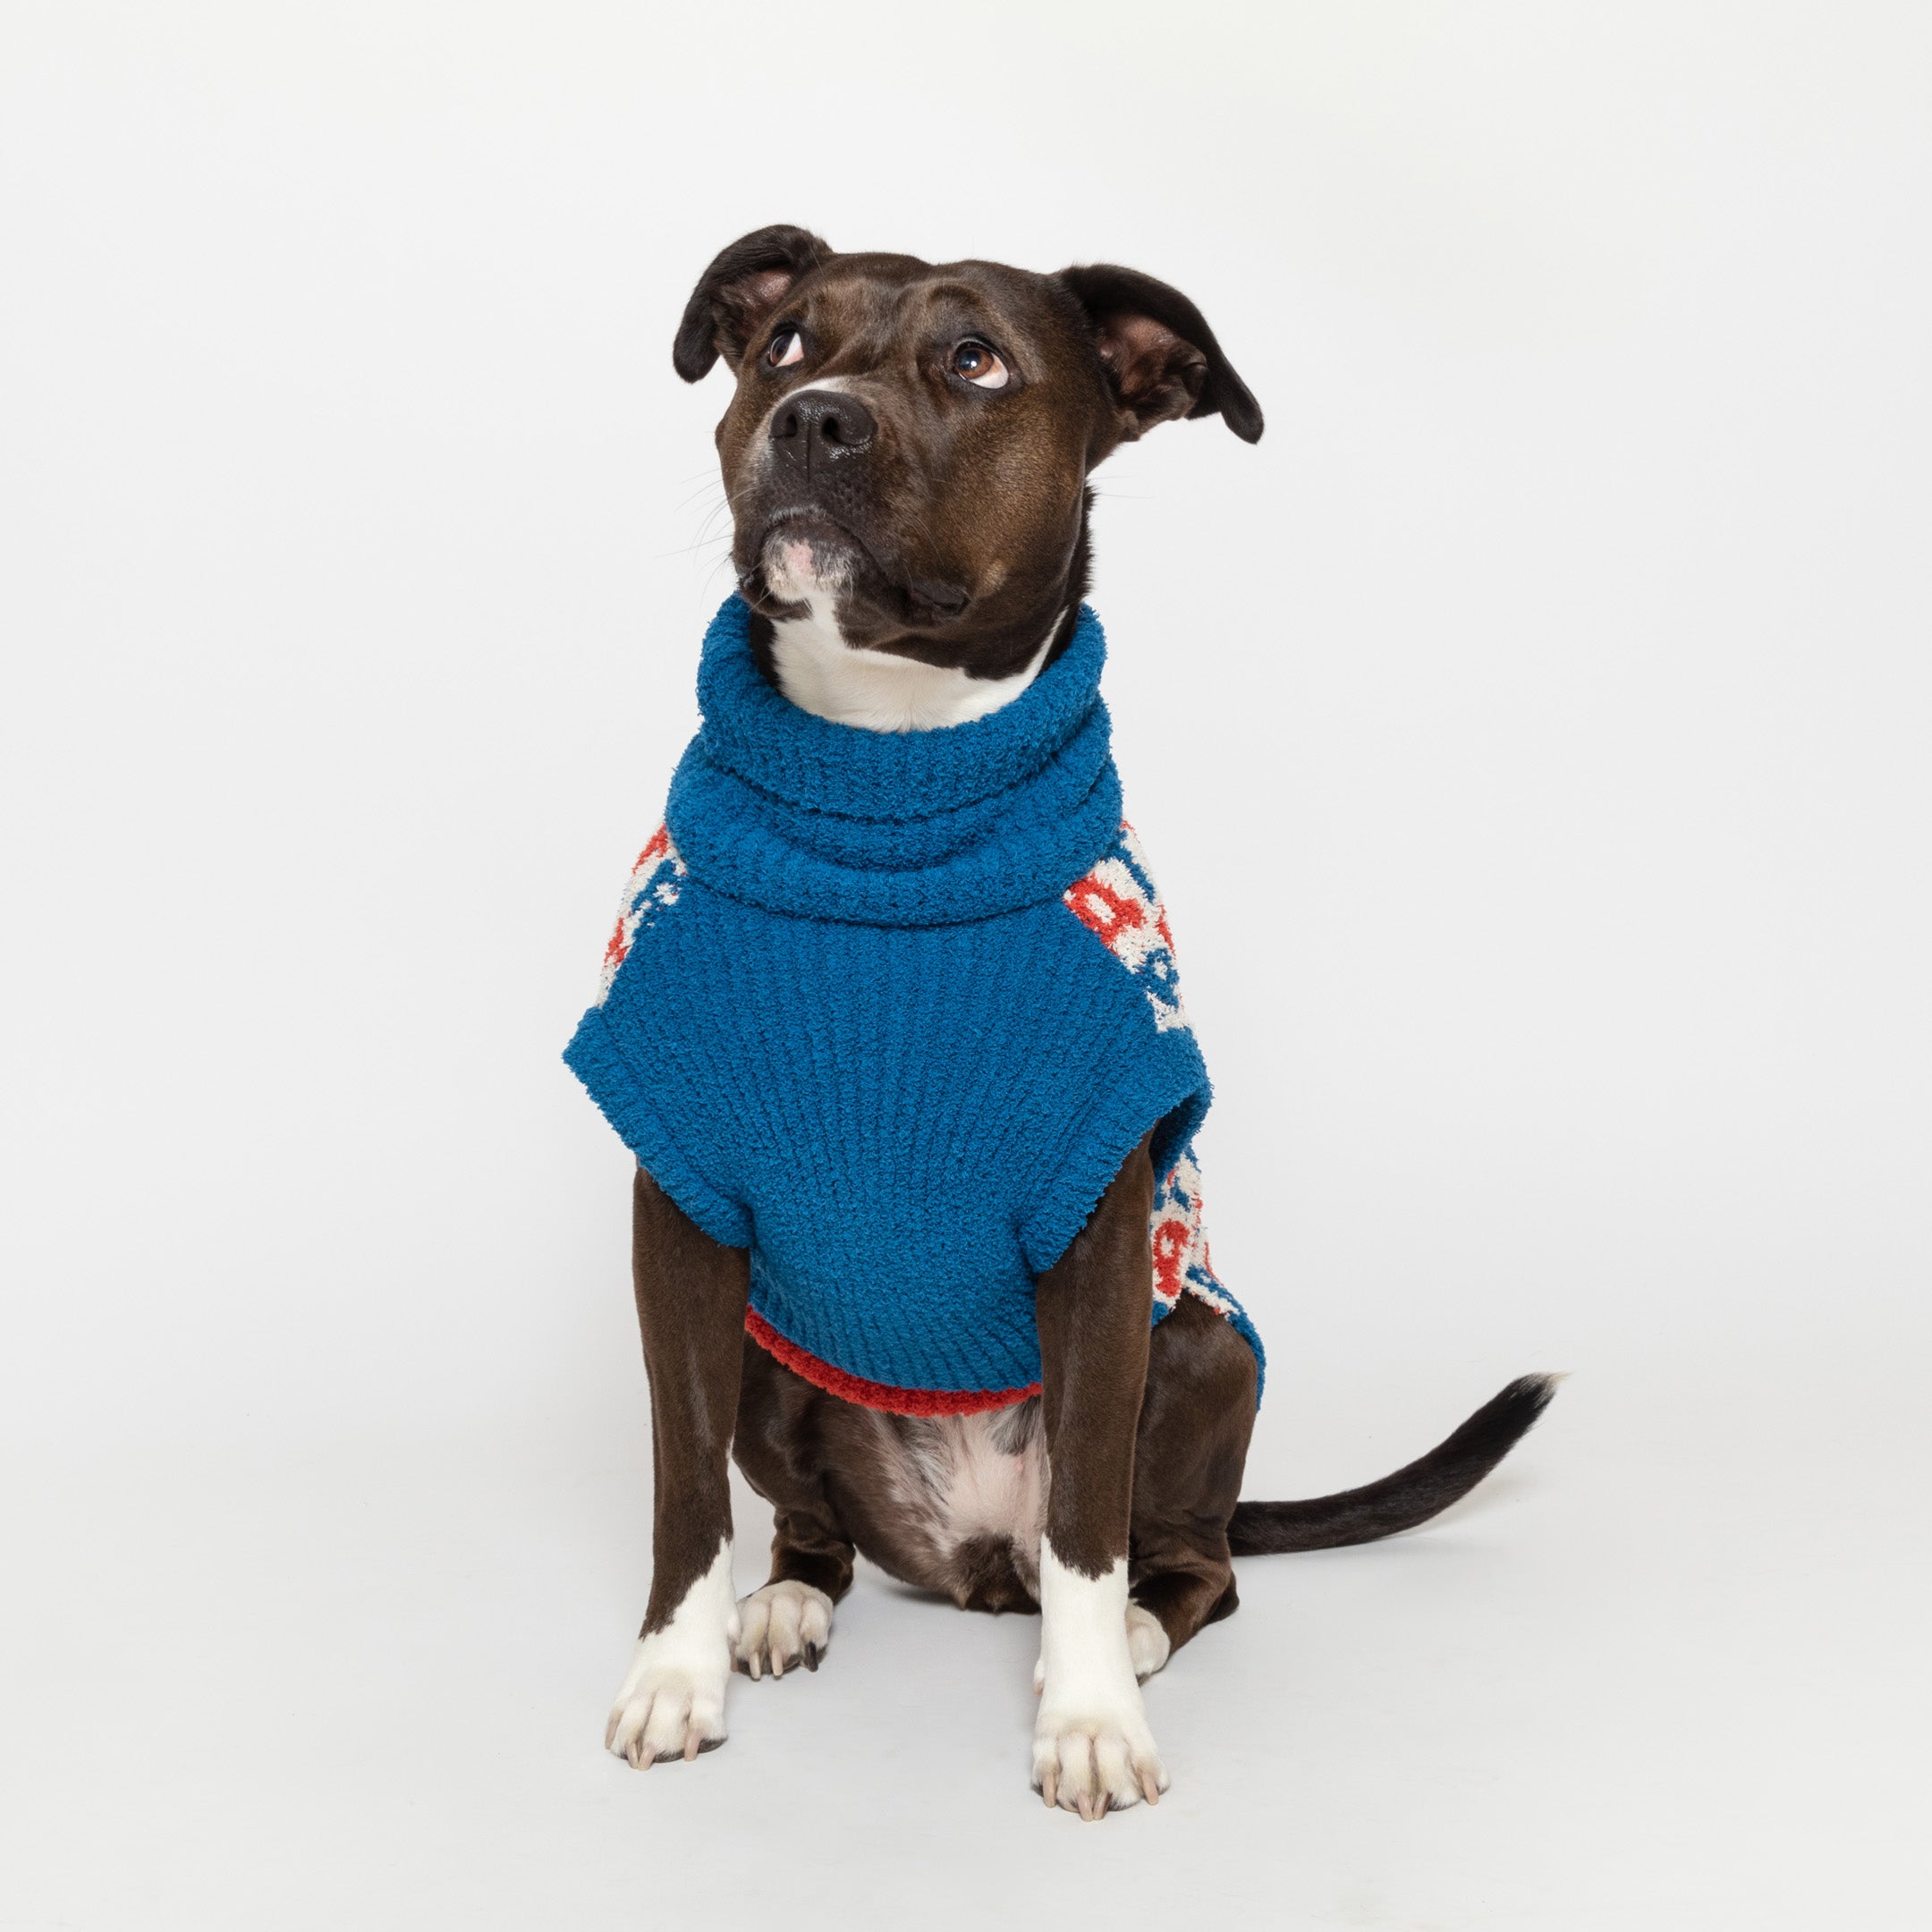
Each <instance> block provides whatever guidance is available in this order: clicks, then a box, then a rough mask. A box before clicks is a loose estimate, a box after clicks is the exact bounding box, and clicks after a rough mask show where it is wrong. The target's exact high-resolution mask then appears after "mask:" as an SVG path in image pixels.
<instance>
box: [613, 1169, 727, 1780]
mask: <svg viewBox="0 0 1932 1932" xmlns="http://www.w3.org/2000/svg"><path fill="white" fill-rule="evenodd" d="M631 1277H632V1280H633V1282H634V1284H635V1285H636V1289H637V1308H638V1326H639V1327H640V1329H641V1330H642V1333H643V1337H644V1368H645V1371H646V1373H647V1374H648V1377H649V1378H650V1396H651V1455H652V1463H653V1469H654V1478H653V1482H652V1490H653V1496H652V1505H653V1523H652V1537H651V1588H650V1602H649V1605H648V1608H647V1609H646V1610H645V1613H644V1628H643V1630H642V1631H640V1633H639V1636H638V1643H637V1649H636V1650H635V1652H634V1653H633V1654H632V1656H631V1668H630V1670H629V1671H628V1672H627V1673H626V1674H625V1676H624V1681H623V1688H622V1689H621V1690H620V1691H618V1693H617V1702H616V1704H615V1705H614V1707H613V1708H612V1710H611V1714H610V1723H609V1724H607V1725H606V1728H605V1733H604V1741H605V1743H606V1745H607V1746H608V1747H609V1748H610V1749H611V1750H614V1751H615V1752H616V1753H617V1754H618V1755H619V1756H620V1757H623V1758H629V1759H630V1760H631V1763H632V1764H633V1765H636V1766H638V1767H640V1768H648V1767H650V1766H651V1765H652V1764H655V1763H657V1762H658V1761H659V1760H660V1759H663V1758H695V1757H696V1756H697V1755H698V1753H699V1751H702V1750H714V1749H716V1746H718V1745H720V1744H722V1743H723V1742H724V1689H725V1685H726V1683H727V1682H729V1681H730V1677H731V1667H732V1646H733V1643H735V1642H736V1641H737V1637H738V1609H737V1601H736V1593H735V1592H734V1590H733V1588H732V1560H731V1559H732V1545H731V1531H732V1519H731V1487H730V1479H729V1476H728V1473H727V1458H728V1457H729V1454H730V1452H731V1439H732V1426H733V1421H734V1420H735V1419H736V1416H737V1411H738V1381H739V1365H740V1359H741V1349H742V1347H743V1338H744V1319H745V1301H746V1298H747V1296H748V1295H749V1293H750V1255H749V1254H748V1252H747V1251H746V1250H744V1249H742V1248H726V1247H724V1246H722V1245H721V1244H720V1243H719V1242H717V1241H713V1240H712V1238H711V1237H710V1236H709V1235H708V1234H707V1233H705V1232H704V1230H703V1229H702V1228H700V1227H699V1226H698V1225H697V1224H696V1223H695V1222H693V1221H692V1220H691V1218H690V1217H689V1216H687V1215H685V1214H684V1212H683V1211H682V1209H681V1208H678V1207H677V1206H676V1205H675V1204H674V1202H673V1201H672V1200H671V1199H669V1197H668V1196H667V1195H665V1192H664V1191H663V1190H662V1189H661V1188H659V1187H658V1185H657V1182H655V1181H653V1180H652V1179H651V1177H650V1176H649V1175H648V1174H646V1173H645V1172H644V1170H643V1169H642V1168H641V1167H640V1168H639V1169H638V1172H637V1181H636V1185H635V1189H634V1191H633V1195H632V1204H631Z"/></svg>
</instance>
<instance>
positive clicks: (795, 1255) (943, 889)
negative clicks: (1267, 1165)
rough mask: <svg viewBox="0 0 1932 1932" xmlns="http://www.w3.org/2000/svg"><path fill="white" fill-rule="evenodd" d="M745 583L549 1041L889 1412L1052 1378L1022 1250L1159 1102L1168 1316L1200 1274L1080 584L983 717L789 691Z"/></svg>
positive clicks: (817, 1349) (726, 613)
mask: <svg viewBox="0 0 1932 1932" xmlns="http://www.w3.org/2000/svg"><path fill="white" fill-rule="evenodd" d="M749 625H750V612H749V611H748V609H747V608H746V606H744V605H743V604H741V602H739V601H738V600H737V599H736V598H733V599H732V600H731V601H730V602H728V603H727V604H726V605H725V606H724V608H723V609H722V610H720V611H719V613H718V614H717V616H716V618H715V619H714V620H713V622H712V624H711V627H710V630H709V631H708V632H707V634H706V637H705V643H704V655H703V658H702V661H701V663H700V665H699V674H698V697H699V708H700V709H701V711H702V713H703V716H704V724H703V726H702V728H701V729H700V730H699V733H698V735H697V736H696V737H695V738H694V739H693V740H692V741H691V745H690V748H689V749H688V750H686V751H685V753H684V757H683V758H682V762H681V763H680V764H679V766H678V768H677V772H676V775H674V778H673V779H672V782H671V792H670V800H669V803H668V804H667V806H666V808H665V826H663V827H661V828H660V829H659V830H658V832H657V834H656V835H654V837H653V838H652V839H651V841H650V843H648V845H647V846H646V847H645V848H644V851H643V852H642V853H641V854H640V858H639V860H638V863H637V868H636V869H635V870H634V871H633V872H632V874H631V880H630V884H629V885H628V886H627V887H626V890H625V893H624V898H623V908H622V910H621V912H620V915H619V918H618V922H617V928H616V930H615V931H614V933H613V935H612V936H611V942H610V945H609V947H608V949H607V951H606V958H605V975H604V984H603V988H602V992H601V995H600V997H599V999H598V1001H597V1004H596V1005H595V1006H593V1007H592V1008H591V1009H590V1010H589V1013H586V1014H585V1015H584V1017H583V1021H582V1022H581V1024H580V1026H579V1027H578V1029H577V1033H576V1037H575V1038H573V1039H572V1042H571V1045H570V1048H569V1051H568V1052H567V1054H566V1055H565V1056H564V1057H565V1058H566V1059H567V1060H568V1061H569V1063H570V1064H571V1066H572V1068H574V1069H575V1071H576V1072H577V1074H578V1075H579V1077H580V1079H581V1080H582V1081H583V1083H584V1085H585V1086H586V1087H588V1088H589V1090H590V1093H591V1095H592V1096H593V1097H594V1098H595V1099H596V1101H597V1105H598V1106H600V1107H601V1108H602V1109H603V1110H604V1113H605V1114H606V1116H607V1117H608V1118H609V1120H610V1122H611V1124H612V1125H613V1126H614V1127H615V1128H616V1130H617V1131H618V1132H619V1133H620V1134H622V1135H623V1139H624V1140H625V1142H626V1143H627V1144H628V1145H629V1146H630V1147H631V1149H632V1151H633V1152H634V1153H635V1154H636V1155H637V1157H638V1159H639V1160H640V1162H641V1163H642V1164H643V1165H644V1166H645V1168H646V1169H647V1170H648V1172H649V1173H650V1174H651V1176H652V1178H653V1179H654V1180H656V1181H657V1184H658V1185H659V1186H660V1187H662V1188H663V1189H664V1191H665V1192H666V1193H667V1194H668V1195H670V1197H671V1198H672V1199H673V1200H674V1201H676V1202H677V1204H678V1205H679V1207H681V1208H682V1209H683V1210H684V1212H685V1213H686V1214H688V1215H689V1216H691V1219H692V1220H694V1221H695V1222H697V1224H699V1226H700V1227H701V1228H703V1229H704V1230H705V1231H706V1232H707V1233H709V1234H711V1235H712V1236H714V1237H715V1238H716V1240H718V1241H723V1242H724V1243H725V1244H726V1245H728V1246H731V1247H735V1248H747V1247H748V1248H750V1250H751V1309H750V1314H749V1316H748V1318H747V1326H748V1327H749V1329H750V1333H751V1334H752V1335H753V1336H754V1337H755V1338H756V1339H757V1340H758V1342H760V1343H762V1344H763V1345H764V1346H765V1347H767V1349H769V1350H771V1352H773V1353H774V1354H775V1355H776V1356H777V1357H778V1358H779V1359H780V1360H783V1361H784V1362H785V1363H787V1364H788V1365H789V1366H790V1367H792V1368H793V1369H797V1370H798V1371H799V1372H800V1373H801V1374H802V1375H804V1376H806V1377H809V1379H811V1380H812V1381H814V1382H816V1383H818V1385H820V1386H821V1387H825V1388H828V1389H830V1390H832V1391H833V1392H834V1393H835V1394H840V1395H843V1396H845V1397H847V1398H848V1399H850V1400H852V1401H857V1402H865V1403H868V1404H869V1405H870V1406H872V1407H875V1408H880V1409H886V1410H892V1411H897V1412H900V1413H902V1414H936V1413H947V1412H962V1411H972V1410H979V1409H990V1408H995V1407H999V1406H1002V1405H1004V1404H1005V1403H1007V1402H1014V1401H1017V1400H1019V1399H1020V1398H1021V1396H1023V1395H1025V1394H1030V1392H1031V1391H1032V1390H1034V1389H1036V1388H1037V1387H1038V1384H1039V1374H1040V1357H1039V1339H1038V1331H1037V1328H1036V1326H1035V1323H1034V1314H1033V1286H1034V1282H1035V1280H1036V1278H1037V1277H1038V1275H1040V1274H1041V1273H1042V1272H1043V1271H1044V1270H1045V1269H1047V1267H1051V1266H1052V1265H1053V1263H1054V1262H1055V1260H1057V1259H1058V1258H1059V1257H1060V1256H1061V1254H1062V1253H1063V1251H1064V1250H1065V1249H1066V1247H1067V1244H1068V1243H1069V1242H1070V1241H1072V1238H1073V1237H1074V1235H1075V1234H1076V1233H1079V1232H1080V1228H1081V1227H1082V1226H1083V1225H1084V1224H1085V1223H1086V1221H1087V1218H1088V1216H1089V1215H1090V1214H1091V1213H1092V1211H1093V1208H1094V1207H1095V1204H1096V1203H1097V1201H1098V1200H1099V1199H1100V1196H1101V1195H1102V1193H1104V1192H1105V1191H1106V1186H1107V1183H1108V1182H1110V1181H1112V1179H1113V1178H1114V1174H1116V1173H1117V1172H1118V1171H1119V1168H1120V1166H1121V1164H1122V1162H1123V1160H1124V1159H1125V1158H1126V1157H1127V1156H1128V1155H1129V1154H1130V1153H1131V1151H1132V1150H1133V1148H1135V1146H1136V1145H1137V1144H1138V1143H1139V1142H1140V1138H1141V1136H1142V1135H1143V1134H1146V1133H1148V1131H1150V1130H1151V1131H1152V1132H1153V1137H1154V1162H1155V1173H1156V1175H1157V1192H1156V1200H1155V1206H1154V1217H1153V1224H1152V1228H1151V1231H1150V1232H1151V1234H1152V1246H1153V1257H1154V1258H1153V1279H1152V1282H1151V1284H1150V1287H1151V1293H1150V1297H1149V1306H1150V1313H1151V1317H1152V1318H1153V1319H1154V1320H1155V1321H1158V1320H1159V1319H1160V1318H1162V1316H1164V1315H1165V1314H1166V1313H1167V1312H1168V1311H1169V1309H1172V1308H1173V1307H1174V1305H1175V1303H1176V1301H1177V1300H1178V1298H1179V1296H1180V1295H1182V1293H1192V1294H1195V1295H1198V1296H1199V1297H1200V1298H1201V1299H1202V1300H1203V1301H1207V1302H1208V1304H1209V1305H1210V1306H1211V1307H1213V1308H1215V1309H1217V1310H1218V1311H1219V1312H1220V1313H1221V1314H1223V1315H1224V1316H1225V1317H1226V1318H1228V1320H1230V1321H1231V1322H1232V1323H1233V1325H1234V1326H1235V1327H1236V1328H1238V1329H1239V1330H1240V1332H1241V1335H1242V1336H1243V1337H1244V1338H1245V1339H1246V1340H1247V1342H1248V1343H1249V1344H1250V1347H1252V1348H1253V1350H1254V1352H1255V1356H1256V1361H1257V1366H1259V1363H1260V1359H1261V1345H1260V1341H1259V1338H1258V1336H1257V1335H1256V1334H1255V1331H1254V1328H1253V1326H1252V1325H1251V1324H1250V1321H1249V1319H1248V1318H1247V1316H1246V1315H1245V1314H1244V1313H1243V1312H1242V1311H1241V1309H1240V1307H1239V1306H1238V1305H1237V1304H1236V1302H1235V1301H1233V1298H1232V1297H1231V1296H1230V1295H1229V1294H1228V1293H1227V1292H1226V1291H1225V1290H1224V1288H1223V1287H1222V1286H1221V1284H1220V1283H1219V1282H1218V1281H1217V1280H1216V1276H1215V1275H1214V1271H1213V1269H1212V1268H1211V1267H1210V1266H1209V1265H1208V1245H1207V1241H1206V1238H1205V1236H1204V1235H1203V1233H1202V1232H1201V1224H1200V1195H1199V1175H1198V1174H1197V1173H1196V1170H1195V1167H1194V1163H1193V1159H1192V1154H1191V1141H1192V1138H1193V1135H1194V1131H1195V1130H1196V1128H1197V1127H1198V1126H1199V1124H1200V1121H1201V1117H1202V1115H1203V1114H1205V1113H1206V1112H1207V1108H1208V1074H1207V1070H1206V1068H1205V1066H1204V1065H1203V1064H1202V1061H1201V1055H1200V1050H1199V1047H1197V1046H1196V1044H1195V1040H1194V1035H1193V1033H1192V1031H1191V1030H1190V1028H1189V1026H1188V1022H1187V1017H1186V1014H1185V1013H1184V1011H1183V1009H1182V1004H1181V995H1180V987H1179V983H1178V980H1177V979H1176V976H1175V971H1174V951H1173V945H1172V941H1171V939H1170V936H1169V935H1168V931H1167V922H1166V919H1165V916H1164V914H1163V913H1162V911H1161V907H1160V901H1159V898H1158V895H1157V894H1156V892H1155V889H1154V884H1153V880H1152V878H1151V877H1149V875H1148V869H1147V865H1146V861H1145V860H1144V859H1143V857H1142V855H1141V853H1140V847H1139V845H1138V844H1137V843H1136V842H1135V839H1134V836H1133V834H1132V832H1131V830H1130V829H1129V828H1128V827H1127V826H1125V825H1124V824H1123V820H1122V818H1121V792H1120V780H1119V777H1118V775H1117V774H1116V773H1115V771H1114V759H1113V755H1112V753H1111V751H1110V750H1109V746H1108V724H1107V714H1106V706H1105V705H1104V704H1103V703H1102V701H1101V699H1100V692H1099V682H1100V671H1101V665H1102V664H1103V662H1104V659H1105V657H1106V641H1105V639H1104V638H1103V636H1102V633H1101V630H1100V623H1099V620H1098V619H1097V617H1095V616H1094V614H1093V613H1092V612H1091V611H1089V610H1087V609H1085V608H1083V609H1082V610H1081V612H1080V623H1079V626H1078V628H1077V629H1076V631H1074V634H1073V639H1072V643H1071V644H1070V645H1069V647H1068V648H1067V649H1066V650H1065V652H1064V653H1063V655H1062V656H1061V657H1060V658H1059V659H1058V661H1057V662H1055V664H1054V665H1051V666H1050V667H1049V668H1048V669H1047V671H1046V672H1044V673H1043V674H1041V675H1040V676H1039V677H1038V678H1037V679H1036V680H1035V681H1034V682H1033V683H1032V684H1030V686H1029V687H1028V688H1027V690H1026V691H1023V692H1022V693H1021V696H1020V697H1018V698H1017V699H1014V700H1013V702H1012V703H1010V704H1008V705H1006V706H1005V707H1004V708H1002V709H1000V710H997V711H995V712H993V713H991V714H990V715H989V716H986V717H983V718H979V719H976V720H974V721H973V722H971V723H970V724H958V725H954V726H952V727H950V728H947V729H945V730H939V731H929V732H912V733H878V732H869V731H864V730H860V729H859V728H857V727H856V726H852V725H847V724H831V723H828V722H827V721H826V720H825V719H823V718H818V717H815V716H812V715H811V714H810V713H809V712H807V711H803V710H801V709H800V708H798V707H797V706H795V705H793V704H792V702H791V701H790V700H789V699H786V698H784V696H783V695H782V694H781V693H780V692H778V691H775V690H774V689H773V687H772V686H771V685H770V684H769V683H768V682H767V681H766V680H765V678H764V677H763V676H762V675H761V674H760V673H759V671H758V666H757V664H756V663H755V661H754V660H753V657H752V655H751V649H750V639H749Z"/></svg>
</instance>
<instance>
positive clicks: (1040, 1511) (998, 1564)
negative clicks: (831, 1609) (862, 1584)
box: [854, 1395, 1047, 1610]
mask: <svg viewBox="0 0 1932 1932" xmlns="http://www.w3.org/2000/svg"><path fill="white" fill-rule="evenodd" d="M854 1413H856V1414H860V1415H862V1416H863V1417H864V1418H865V1421H866V1426H867V1428H868V1429H869V1433H870V1436H871V1438H872V1439H871V1443H870V1445H869V1446H870V1448H871V1451H872V1453H871V1455H870V1456H869V1458H868V1460H869V1462H870V1463H871V1468H870V1470H869V1477H870V1479H871V1480H870V1483H869V1486H868V1487H869V1488H870V1489H871V1491H872V1493H871V1494H870V1495H869V1496H868V1497H867V1498H866V1504H867V1505H868V1506H867V1507H865V1508H864V1509H863V1511H862V1512H861V1514H862V1515H863V1516H864V1517H865V1518H867V1519H868V1522H867V1524H866V1528H867V1529H868V1530H869V1531H870V1532H871V1533H870V1534H869V1535H868V1534H864V1533H861V1534H860V1536H859V1538H858V1542H859V1546H860V1548H861V1549H863V1550H864V1551H865V1553H866V1555H868V1556H869V1557H870V1558H871V1559H872V1560H873V1561H874V1562H875V1563H878V1564H880V1565H881V1567H882V1568H885V1569H887V1570H890V1571H892V1572H894V1573H895V1574H897V1575H899V1576H901V1577H903V1578H904V1579H905V1580H906V1581H907V1582H909V1583H916V1584H918V1585H919V1586H920V1587H921V1588H923V1589H934V1590H939V1591H943V1592H944V1593H945V1595H947V1596H949V1597H952V1598H953V1601H954V1602H955V1603H958V1604H959V1605H961V1606H962V1607H963V1608H966V1609H969V1610H1031V1609H1034V1608H1036V1607H1037V1606H1038V1601H1039V1549H1040V1535H1041V1532H1042V1531H1043V1530H1044V1529H1045V1527H1046V1522H1047V1438H1046V1431H1045V1430H1044V1429H1043V1428H1042V1427H1041V1426H1040V1413H1039V1398H1038V1396H1037V1395H1036V1396H1031V1397H1030V1398H1029V1399H1028V1400H1027V1401H1025V1402H1017V1403H1015V1404H1014V1405H1013V1407H1012V1408H1010V1409H997V1410H993V1411H989V1412H987V1413H985V1414H981V1415H968V1416H933V1417H925V1416H895V1415H884V1414H881V1413H879V1412H878V1411H876V1410H864V1411H854ZM869 1545H870V1546H869Z"/></svg>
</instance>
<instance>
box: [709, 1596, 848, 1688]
mask: <svg viewBox="0 0 1932 1932" xmlns="http://www.w3.org/2000/svg"><path fill="white" fill-rule="evenodd" d="M738 1623H739V1630H738V1640H737V1641H736V1642H735V1643H734V1644H733V1646H732V1657H733V1662H734V1663H735V1664H736V1665H737V1667H738V1668H739V1669H740V1670H741V1671H743V1672H745V1673H746V1674H748V1675H749V1676H751V1677H762V1676H763V1675H764V1674H766V1673H767V1671H769V1672H770V1673H771V1674H772V1675H773V1676H774V1677H783V1676H784V1674H785V1673H786V1672H787V1671H788V1670H796V1669H797V1668H798V1666H799V1665H801V1664H802V1665H804V1666H805V1668H806V1669H807V1670H817V1669H818V1659H819V1658H820V1657H823V1656H824V1655H825V1651H826V1645H827V1644H829V1643H830V1642H831V1641H832V1599H831V1598H830V1597H827V1596H826V1593H825V1592H824V1591H823V1590H822V1589H814V1588H813V1587H812V1586H811V1585H810V1584H809V1583H792V1582H785V1583H767V1584H766V1586H765V1587H764V1589H755V1590H753V1591H752V1592H751V1594H750V1596H749V1597H742V1598H741V1599H740V1601H739V1605H738Z"/></svg>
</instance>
